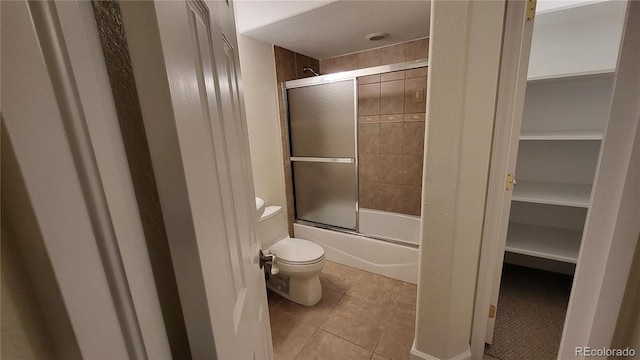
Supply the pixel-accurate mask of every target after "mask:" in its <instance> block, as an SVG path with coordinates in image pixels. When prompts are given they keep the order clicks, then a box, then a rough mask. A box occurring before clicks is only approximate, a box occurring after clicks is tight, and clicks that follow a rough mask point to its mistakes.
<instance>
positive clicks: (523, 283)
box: [485, 264, 573, 360]
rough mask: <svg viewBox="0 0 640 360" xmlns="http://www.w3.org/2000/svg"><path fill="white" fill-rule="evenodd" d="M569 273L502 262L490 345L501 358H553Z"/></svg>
mask: <svg viewBox="0 0 640 360" xmlns="http://www.w3.org/2000/svg"><path fill="white" fill-rule="evenodd" d="M572 281H573V277H572V276H568V275H563V274H557V273H552V272H548V271H542V270H537V269H530V268H526V267H522V266H516V265H510V264H505V265H504V269H503V271H502V284H501V286H500V297H499V299H498V313H497V317H496V326H495V331H494V336H493V344H492V345H487V347H486V348H485V354H487V355H490V356H493V357H495V358H498V359H500V360H519V359H535V360H543V359H556V358H557V357H558V348H559V346H560V337H561V336H562V326H563V324H564V317H565V314H566V311H567V304H568V302H569V295H570V292H571V283H572Z"/></svg>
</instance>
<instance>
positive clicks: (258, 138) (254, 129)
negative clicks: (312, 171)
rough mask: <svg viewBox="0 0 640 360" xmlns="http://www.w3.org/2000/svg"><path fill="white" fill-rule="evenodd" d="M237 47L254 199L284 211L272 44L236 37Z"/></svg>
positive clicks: (276, 89)
mask: <svg viewBox="0 0 640 360" xmlns="http://www.w3.org/2000/svg"><path fill="white" fill-rule="evenodd" d="M238 47H239V52H238V53H239V56H240V69H241V71H242V83H243V90H244V101H245V108H246V113H247V127H248V130H249V146H250V149H251V165H252V168H253V182H254V186H255V192H256V196H257V197H259V198H262V199H264V201H265V202H266V204H267V205H278V206H282V208H283V209H286V206H287V204H286V197H285V196H286V195H285V186H284V167H283V155H282V140H281V137H280V119H279V116H278V115H279V113H278V97H277V91H278V87H277V85H276V67H275V59H274V55H273V45H271V44H267V43H265V42H262V41H259V40H256V39H253V38H250V37H247V36H244V35H239V36H238ZM281 218H284V217H282V216H281Z"/></svg>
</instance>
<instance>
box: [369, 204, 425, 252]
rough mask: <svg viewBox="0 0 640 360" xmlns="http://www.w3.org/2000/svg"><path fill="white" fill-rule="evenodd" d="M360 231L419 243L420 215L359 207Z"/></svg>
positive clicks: (405, 241) (410, 242) (414, 243)
mask: <svg viewBox="0 0 640 360" xmlns="http://www.w3.org/2000/svg"><path fill="white" fill-rule="evenodd" d="M359 213H360V219H359V220H360V224H359V226H360V231H359V232H360V233H361V234H367V235H373V236H378V237H382V238H386V239H392V240H395V241H400V242H404V243H409V244H413V245H418V244H420V217H419V216H412V215H404V214H398V213H392V212H387V211H380V210H371V209H364V208H360V211H359Z"/></svg>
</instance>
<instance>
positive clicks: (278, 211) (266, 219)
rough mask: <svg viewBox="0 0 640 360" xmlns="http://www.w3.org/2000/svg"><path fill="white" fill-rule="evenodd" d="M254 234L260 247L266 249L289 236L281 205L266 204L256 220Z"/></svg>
mask: <svg viewBox="0 0 640 360" xmlns="http://www.w3.org/2000/svg"><path fill="white" fill-rule="evenodd" d="M256 236H257V237H258V241H260V243H261V244H262V249H263V250H266V249H269V248H270V247H271V246H273V245H274V244H275V243H277V242H278V241H280V240H282V239H284V238H286V237H287V236H289V233H288V228H287V218H286V216H285V213H284V211H282V207H280V206H267V207H266V208H265V209H264V213H263V214H262V216H261V217H260V219H259V220H258V226H257V227H256Z"/></svg>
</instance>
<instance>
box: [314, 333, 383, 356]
mask: <svg viewBox="0 0 640 360" xmlns="http://www.w3.org/2000/svg"><path fill="white" fill-rule="evenodd" d="M318 330H322V331H324V332H326V333H329V334H331V335H333V336H335V337H338V338H340V339H342V340H344V341H346V342H348V343H349V344H352V345H355V346H357V347H359V348H360V349H364V350H366V351H371V354H373V353H374V352H375V348H374V349H373V350H367V349H366V348H365V347H364V346H362V345H358V344H356V343H354V342H353V341H351V340H349V339H346V338H344V337H342V336H340V335H338V334H334V333H332V332H331V331H329V330H326V329H321V328H318Z"/></svg>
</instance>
